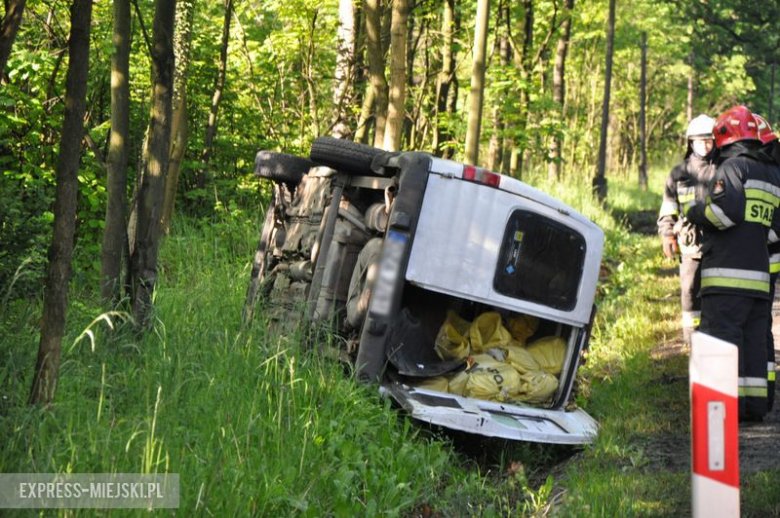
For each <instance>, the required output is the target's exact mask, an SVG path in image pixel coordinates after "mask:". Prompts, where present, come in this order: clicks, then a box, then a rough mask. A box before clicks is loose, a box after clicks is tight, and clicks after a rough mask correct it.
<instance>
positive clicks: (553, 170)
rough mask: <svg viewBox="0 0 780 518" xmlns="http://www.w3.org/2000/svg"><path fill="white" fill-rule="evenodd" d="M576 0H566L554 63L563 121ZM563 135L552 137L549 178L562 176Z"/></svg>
mask: <svg viewBox="0 0 780 518" xmlns="http://www.w3.org/2000/svg"><path fill="white" fill-rule="evenodd" d="M573 10H574V0H566V12H565V13H564V19H563V27H562V29H563V34H562V35H561V38H560V39H559V40H558V44H557V45H556V47H555V63H554V64H553V91H552V96H553V102H554V103H555V105H556V109H557V110H559V112H558V115H559V118H560V120H561V121H563V119H564V110H563V109H564V106H565V104H566V54H567V52H568V49H569V40H570V39H571V19H572V16H574V13H573ZM561 147H562V144H561V137H560V136H559V135H555V136H553V138H552V149H551V150H550V151H551V153H550V165H549V166H548V169H547V178H548V179H550V180H558V179H560V176H561V169H562V167H561V166H562V164H561Z"/></svg>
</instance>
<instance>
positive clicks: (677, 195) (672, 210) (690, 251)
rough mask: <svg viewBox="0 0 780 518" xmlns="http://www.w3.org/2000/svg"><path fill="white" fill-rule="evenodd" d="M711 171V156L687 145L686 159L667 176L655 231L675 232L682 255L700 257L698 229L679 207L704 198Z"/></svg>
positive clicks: (661, 233) (712, 172)
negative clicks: (701, 154)
mask: <svg viewBox="0 0 780 518" xmlns="http://www.w3.org/2000/svg"><path fill="white" fill-rule="evenodd" d="M714 172H715V165H714V164H713V163H712V160H711V158H710V157H705V158H701V157H698V156H696V155H694V154H693V153H692V151H691V150H690V149H689V150H688V156H686V158H685V160H683V161H682V162H681V163H679V164H677V165H676V166H675V167H674V169H672V171H671V172H670V173H669V176H667V177H666V184H665V186H664V196H663V202H662V203H661V210H660V212H659V213H658V234H659V235H661V236H662V237H669V236H675V237H676V238H677V243H678V244H679V246H680V252H681V253H682V254H683V255H686V256H690V257H701V230H700V229H699V228H698V227H697V226H696V225H694V224H693V223H691V222H690V221H689V220H688V218H686V217H685V216H684V215H683V210H682V208H683V207H684V206H685V204H686V203H689V202H691V201H693V200H694V199H696V198H697V197H698V198H704V196H705V193H706V187H707V182H708V181H709V180H710V178H712V175H713V174H714Z"/></svg>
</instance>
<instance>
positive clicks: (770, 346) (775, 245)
mask: <svg viewBox="0 0 780 518" xmlns="http://www.w3.org/2000/svg"><path fill="white" fill-rule="evenodd" d="M753 117H754V118H755V119H756V123H757V124H758V138H759V139H760V140H761V144H762V147H761V151H763V152H764V153H765V154H766V156H767V158H768V159H769V160H770V161H771V163H772V164H773V165H774V166H776V167H777V169H776V171H775V172H776V174H777V175H778V177H780V142H779V141H778V140H777V135H775V133H774V132H773V131H772V128H771V127H770V126H769V123H768V122H767V121H766V119H764V118H763V117H762V116H760V115H758V114H757V113H754V114H753ZM767 247H768V251H769V295H770V299H771V300H772V301H774V298H775V284H776V283H777V277H778V274H780V210H776V211H775V214H774V218H773V223H772V229H770V231H769V240H768V243H767ZM769 309H770V311H769V322H768V324H767V326H766V355H767V371H766V374H767V377H766V379H767V410H768V411H769V410H772V406H773V405H774V402H775V378H776V376H777V373H776V372H775V366H776V363H775V337H774V335H773V334H772V311H771V309H772V306H771V303H770V307H769Z"/></svg>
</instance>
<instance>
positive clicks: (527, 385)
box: [515, 371, 558, 403]
mask: <svg viewBox="0 0 780 518" xmlns="http://www.w3.org/2000/svg"><path fill="white" fill-rule="evenodd" d="M556 390H558V378H556V377H555V376H553V375H552V374H547V373H546V372H544V371H536V372H529V373H526V374H521V375H520V383H519V386H518V391H517V393H516V394H515V398H516V399H518V400H520V401H526V402H528V403H547V402H549V401H550V398H552V396H553V394H555V391H556Z"/></svg>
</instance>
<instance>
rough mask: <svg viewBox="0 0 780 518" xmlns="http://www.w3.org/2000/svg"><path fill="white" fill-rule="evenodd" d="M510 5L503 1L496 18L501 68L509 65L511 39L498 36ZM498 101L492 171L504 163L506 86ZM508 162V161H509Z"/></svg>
mask: <svg viewBox="0 0 780 518" xmlns="http://www.w3.org/2000/svg"><path fill="white" fill-rule="evenodd" d="M509 16H510V15H509V5H508V3H506V2H502V4H501V5H499V8H498V18H497V19H496V38H497V40H498V54H499V57H500V59H501V68H502V69H506V67H507V66H508V65H509V58H510V53H509V39H508V38H507V34H506V33H505V32H504V33H502V34H501V36H500V37H499V36H498V30H499V28H500V27H501V26H502V24H503V23H505V21H508V20H509ZM497 97H498V98H497V99H496V103H495V105H494V106H493V135H491V137H490V147H489V149H488V169H490V170H491V171H500V170H501V168H502V165H503V163H504V128H505V126H506V125H505V123H504V109H505V108H504V104H505V102H506V88H505V87H501V88H499V89H498V92H497ZM507 163H508V162H507Z"/></svg>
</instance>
